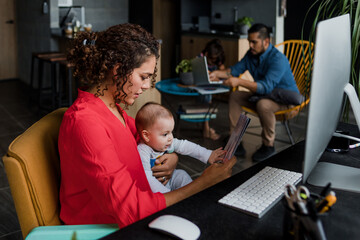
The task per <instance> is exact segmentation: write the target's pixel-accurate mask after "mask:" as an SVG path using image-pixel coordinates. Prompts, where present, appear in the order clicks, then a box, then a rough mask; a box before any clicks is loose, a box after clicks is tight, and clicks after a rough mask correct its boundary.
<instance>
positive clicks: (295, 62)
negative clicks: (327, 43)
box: [275, 40, 314, 99]
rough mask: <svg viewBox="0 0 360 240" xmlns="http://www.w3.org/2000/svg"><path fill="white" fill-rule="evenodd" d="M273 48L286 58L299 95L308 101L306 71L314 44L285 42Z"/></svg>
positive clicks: (308, 91) (296, 41)
mask: <svg viewBox="0 0 360 240" xmlns="http://www.w3.org/2000/svg"><path fill="white" fill-rule="evenodd" d="M310 46H311V47H310ZM275 47H276V48H277V49H279V50H280V51H281V52H282V53H284V55H285V56H286V57H287V58H288V60H289V63H290V67H291V70H292V72H293V75H294V78H295V81H296V85H297V86H298V88H299V91H300V93H301V94H302V95H303V96H305V97H306V98H307V99H308V98H309V94H310V79H311V76H310V75H308V71H309V67H311V66H312V64H310V63H312V61H313V58H314V44H313V43H311V44H309V41H305V40H286V41H284V42H282V43H279V44H277V45H275Z"/></svg>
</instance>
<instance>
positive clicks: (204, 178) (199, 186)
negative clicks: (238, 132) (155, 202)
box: [164, 156, 236, 206]
mask: <svg viewBox="0 0 360 240" xmlns="http://www.w3.org/2000/svg"><path fill="white" fill-rule="evenodd" d="M235 163H236V157H235V156H234V157H232V158H231V159H230V160H229V161H227V162H225V163H214V164H212V165H210V166H209V167H208V168H206V169H205V170H204V172H203V173H202V174H201V176H200V177H198V178H196V179H195V180H194V181H193V182H191V183H189V184H188V185H186V186H184V187H181V188H178V189H176V190H174V191H170V192H168V193H165V194H164V197H165V200H166V206H171V205H173V204H174V203H177V202H179V201H181V200H184V199H185V198H188V197H190V196H192V195H194V194H195V193H198V192H200V191H202V190H204V189H206V188H208V187H211V186H212V185H215V184H216V183H218V182H221V181H223V180H225V179H226V178H229V177H230V176H231V173H232V167H233V166H234V165H235Z"/></svg>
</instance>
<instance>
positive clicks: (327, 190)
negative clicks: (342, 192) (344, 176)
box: [320, 182, 331, 197]
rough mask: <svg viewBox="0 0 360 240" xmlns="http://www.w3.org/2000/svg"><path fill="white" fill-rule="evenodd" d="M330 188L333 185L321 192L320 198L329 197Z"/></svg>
mask: <svg viewBox="0 0 360 240" xmlns="http://www.w3.org/2000/svg"><path fill="white" fill-rule="evenodd" d="M330 187H331V183H330V182H329V183H328V184H327V185H326V186H325V187H324V188H323V190H322V191H321V193H320V196H322V197H325V196H327V195H328V194H329V190H330Z"/></svg>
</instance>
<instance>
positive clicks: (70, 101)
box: [67, 67, 73, 106]
mask: <svg viewBox="0 0 360 240" xmlns="http://www.w3.org/2000/svg"><path fill="white" fill-rule="evenodd" d="M67 73H68V81H69V82H68V83H69V89H68V94H69V96H68V100H69V106H70V105H71V104H72V103H73V100H72V88H73V83H72V69H71V67H67Z"/></svg>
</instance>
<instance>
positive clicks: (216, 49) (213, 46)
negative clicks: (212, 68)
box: [202, 39, 225, 66]
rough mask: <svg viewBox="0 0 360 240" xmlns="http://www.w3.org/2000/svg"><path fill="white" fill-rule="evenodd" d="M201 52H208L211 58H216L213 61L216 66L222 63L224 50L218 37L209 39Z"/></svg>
mask: <svg viewBox="0 0 360 240" xmlns="http://www.w3.org/2000/svg"><path fill="white" fill-rule="evenodd" d="M202 53H203V54H204V55H205V53H207V54H208V56H209V57H211V58H216V60H215V61H214V63H215V64H216V65H217V66H220V65H221V64H224V62H225V52H224V48H223V46H222V45H221V41H220V40H219V39H213V40H211V41H209V42H208V43H207V44H206V46H205V48H204V50H202Z"/></svg>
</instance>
